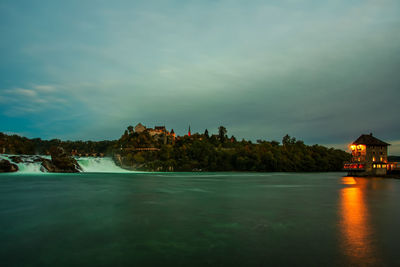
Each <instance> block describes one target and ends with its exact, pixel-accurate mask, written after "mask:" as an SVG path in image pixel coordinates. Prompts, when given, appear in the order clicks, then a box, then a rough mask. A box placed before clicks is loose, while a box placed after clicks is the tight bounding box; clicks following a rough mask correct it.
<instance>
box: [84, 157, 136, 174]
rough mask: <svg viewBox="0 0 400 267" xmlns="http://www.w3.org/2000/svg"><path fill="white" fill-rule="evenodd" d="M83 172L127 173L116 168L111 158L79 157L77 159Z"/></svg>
mask: <svg viewBox="0 0 400 267" xmlns="http://www.w3.org/2000/svg"><path fill="white" fill-rule="evenodd" d="M77 161H78V163H79V165H80V166H81V167H82V170H83V172H129V171H127V170H125V169H122V168H120V167H118V166H117V165H116V164H115V163H114V161H113V160H112V158H108V157H106V158H91V157H81V158H78V159H77Z"/></svg>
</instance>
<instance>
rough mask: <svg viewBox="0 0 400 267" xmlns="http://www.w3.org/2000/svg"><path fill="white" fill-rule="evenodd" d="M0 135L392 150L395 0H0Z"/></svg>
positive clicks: (396, 139) (397, 59)
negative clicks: (154, 132)
mask: <svg viewBox="0 0 400 267" xmlns="http://www.w3.org/2000/svg"><path fill="white" fill-rule="evenodd" d="M0 58H1V61H0V131H2V132H6V133H17V134H20V135H24V136H27V137H41V138H43V139H51V138H60V139H71V140H77V139H84V140H88V139H91V140H102V139H117V138H119V137H120V136H121V134H122V133H123V131H124V130H125V128H126V127H127V126H128V125H136V124H137V123H139V122H141V123H142V124H144V125H146V126H149V127H154V125H166V127H167V129H171V128H174V130H175V132H177V134H179V135H182V134H184V133H186V131H187V128H188V125H190V126H191V129H192V132H204V129H205V128H207V129H208V130H209V131H210V133H213V132H214V133H215V132H217V127H218V126H220V125H224V126H225V127H226V128H227V129H228V134H229V135H232V134H233V135H235V136H236V137H237V138H238V139H241V138H245V139H250V140H257V139H260V138H261V139H267V140H278V141H281V140H282V136H284V135H285V134H289V135H291V136H294V137H296V138H298V139H301V140H304V141H305V143H306V144H315V143H319V144H324V145H328V146H335V147H338V148H343V147H344V144H348V143H349V142H351V141H354V140H355V139H356V138H357V137H358V136H359V135H360V134H363V133H370V132H372V133H374V135H375V136H376V137H378V138H380V139H382V140H384V141H386V142H389V143H391V144H392V146H391V147H389V154H397V155H400V135H399V133H400V119H399V112H400V104H399V101H400V74H399V73H400V1H399V0H381V1H378V0H376V1H366V0H362V1H358V0H354V1H350V0H335V1H315V0H314V1H298V0H281V1H258V0H252V1H224V0H222V1H217V0H215V1H206V0H201V1H200V0H199V1H178V0H175V1H168V0H165V1H161V0H160V1H150V0H147V1H83V0H79V1H71V0H70V1H53V0H50V1H45V0H42V1H15V0H13V1H7V0H2V1H1V2H0Z"/></svg>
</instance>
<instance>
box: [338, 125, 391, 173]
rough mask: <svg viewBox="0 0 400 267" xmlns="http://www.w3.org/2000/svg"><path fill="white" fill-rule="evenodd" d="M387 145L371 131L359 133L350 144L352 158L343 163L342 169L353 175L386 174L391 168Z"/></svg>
mask: <svg viewBox="0 0 400 267" xmlns="http://www.w3.org/2000/svg"><path fill="white" fill-rule="evenodd" d="M389 145H390V144H388V143H386V142H384V141H382V140H379V139H378V138H376V137H374V136H373V135H372V133H371V134H363V135H361V136H360V137H358V138H357V140H355V141H354V142H353V143H352V144H351V145H350V149H351V155H352V158H351V162H346V163H345V164H344V169H345V170H347V171H348V172H349V175H354V176H374V175H377V176H381V175H386V174H387V170H388V169H390V168H391V164H390V163H388V159H387V155H388V146H389Z"/></svg>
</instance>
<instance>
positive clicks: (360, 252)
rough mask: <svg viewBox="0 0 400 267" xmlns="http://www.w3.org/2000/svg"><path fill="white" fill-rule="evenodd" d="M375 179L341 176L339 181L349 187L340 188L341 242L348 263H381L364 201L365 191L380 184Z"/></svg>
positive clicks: (365, 201) (360, 264)
mask: <svg viewBox="0 0 400 267" xmlns="http://www.w3.org/2000/svg"><path fill="white" fill-rule="evenodd" d="M378 180H379V179H375V178H355V177H343V178H342V184H346V185H348V187H345V188H343V189H342V190H341V191H340V208H339V213H340V224H339V227H340V232H341V238H340V243H341V244H340V245H341V250H342V251H343V253H344V254H345V255H346V257H347V260H348V263H349V265H351V266H377V265H378V266H379V265H382V259H381V257H380V255H379V254H380V253H379V251H378V249H377V246H376V240H375V239H374V236H375V234H374V228H373V226H372V224H371V221H370V218H371V214H370V211H369V208H368V202H367V197H368V191H369V190H376V189H377V187H379V184H377V183H379V181H378Z"/></svg>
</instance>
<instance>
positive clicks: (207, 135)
mask: <svg viewBox="0 0 400 267" xmlns="http://www.w3.org/2000/svg"><path fill="white" fill-rule="evenodd" d="M204 135H205V136H206V137H207V138H208V137H210V136H209V134H208V130H207V129H206V130H205V131H204Z"/></svg>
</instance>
